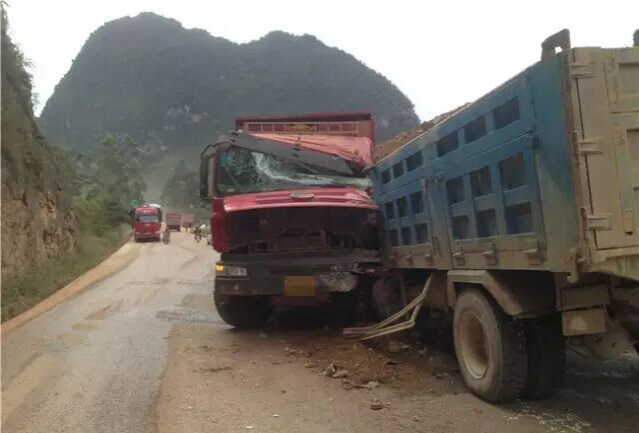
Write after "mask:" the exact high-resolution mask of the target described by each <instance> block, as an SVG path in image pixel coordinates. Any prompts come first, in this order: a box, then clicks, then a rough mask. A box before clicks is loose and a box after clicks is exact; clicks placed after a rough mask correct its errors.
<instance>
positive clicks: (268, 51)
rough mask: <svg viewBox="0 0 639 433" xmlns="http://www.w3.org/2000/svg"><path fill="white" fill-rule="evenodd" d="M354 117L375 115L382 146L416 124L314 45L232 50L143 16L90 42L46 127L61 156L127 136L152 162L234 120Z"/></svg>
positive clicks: (374, 85)
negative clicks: (152, 155) (155, 154)
mask: <svg viewBox="0 0 639 433" xmlns="http://www.w3.org/2000/svg"><path fill="white" fill-rule="evenodd" d="M351 110H353V111H372V112H373V113H374V114H375V117H376V120H377V128H378V130H377V132H378V136H379V137H380V138H381V139H384V138H388V137H391V136H393V135H394V134H396V133H398V132H400V131H402V130H405V129H408V128H412V127H415V126H416V125H417V124H418V118H417V116H416V115H415V113H414V111H413V106H412V103H411V102H410V101H409V100H408V98H407V97H406V96H405V95H404V94H402V93H401V92H400V91H399V90H398V89H397V88H396V87H395V86H394V85H393V84H392V83H390V82H389V81H388V80H387V79H386V78H384V77H383V76H382V75H380V74H378V73H377V72H375V71H373V70H372V69H370V68H368V67H366V66H365V65H364V64H362V63H361V62H360V61H358V60H357V59H355V58H354V57H353V56H351V55H350V54H347V53H345V52H343V51H341V50H339V49H337V48H332V47H328V46H326V45H324V44H323V43H322V42H321V41H319V40H318V39H316V38H315V37H313V36H308V35H306V36H293V35H290V34H287V33H283V32H272V33H269V34H268V35H266V36H264V37H263V38H261V39H259V40H257V41H253V42H250V43H246V44H236V43H233V42H230V41H228V40H226V39H223V38H219V37H214V36H211V35H210V34H209V33H207V32H205V31H203V30H197V29H192V30H187V29H185V28H183V27H182V25H181V24H180V23H179V22H177V21H175V20H172V19H167V18H164V17H161V16H158V15H155V14H152V13H143V14H140V15H139V16H137V17H133V18H131V17H125V18H121V19H118V20H115V21H111V22H109V23H106V24H105V25H103V26H102V27H100V28H99V29H97V30H96V31H95V32H94V33H93V34H91V36H90V37H89V38H88V40H87V41H86V43H85V45H84V47H83V48H82V50H81V51H80V53H79V54H78V56H77V57H76V59H75V60H74V62H73V65H72V67H71V69H70V70H69V71H68V73H67V74H66V75H65V76H64V78H63V79H62V80H61V81H60V83H59V84H58V86H57V87H56V89H55V92H54V93H53V95H52V96H51V98H50V99H49V100H48V101H47V103H46V106H45V107H44V110H43V112H42V115H41V118H40V124H41V126H42V127H43V129H44V131H45V133H46V135H47V137H48V138H50V139H51V140H53V141H54V142H56V143H59V144H61V145H64V146H68V147H72V148H76V149H80V148H85V146H87V145H91V144H93V143H96V142H97V141H99V139H100V138H101V137H103V136H104V135H105V134H106V133H112V134H122V133H124V134H129V135H130V136H131V137H132V138H133V139H134V140H135V141H136V142H137V143H140V144H141V145H143V146H146V150H147V151H149V152H152V151H157V150H158V149H160V148H162V149H167V148H171V147H176V146H185V145H196V146H201V145H203V144H205V143H208V142H210V141H211V140H212V139H213V138H214V137H215V136H216V135H217V133H219V132H223V131H226V130H228V129H231V128H232V127H233V119H234V118H235V117H236V116H238V115H251V114H255V115H260V114H287V113H304V112H318V111H351Z"/></svg>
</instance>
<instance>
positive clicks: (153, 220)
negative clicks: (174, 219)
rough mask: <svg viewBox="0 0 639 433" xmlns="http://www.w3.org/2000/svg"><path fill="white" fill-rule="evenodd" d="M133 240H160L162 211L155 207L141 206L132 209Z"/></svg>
mask: <svg viewBox="0 0 639 433" xmlns="http://www.w3.org/2000/svg"><path fill="white" fill-rule="evenodd" d="M132 214H133V238H134V240H135V241H136V242H139V241H141V240H149V239H150V240H154V241H156V242H158V241H159V240H160V231H161V230H162V209H161V208H159V207H157V206H142V207H138V208H135V209H133V212H132Z"/></svg>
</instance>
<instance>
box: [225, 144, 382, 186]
mask: <svg viewBox="0 0 639 433" xmlns="http://www.w3.org/2000/svg"><path fill="white" fill-rule="evenodd" d="M220 156H221V157H220V161H219V164H218V170H219V174H218V182H217V187H218V191H219V192H220V193H221V194H222V195H233V194H244V193H252V192H265V191H285V190H290V189H300V188H317V187H354V188H359V189H366V188H369V187H370V186H371V181H370V180H369V179H368V177H354V176H341V175H339V174H336V173H335V172H331V171H330V170H328V169H326V168H323V167H318V166H313V165H311V164H307V163H304V162H301V161H295V160H290V159H285V158H280V157H277V156H274V155H268V154H266V153H261V152H252V151H250V150H247V149H243V148H240V147H237V146H231V147H229V149H228V150H226V151H225V152H222V153H221V155H220ZM335 158H337V157H335Z"/></svg>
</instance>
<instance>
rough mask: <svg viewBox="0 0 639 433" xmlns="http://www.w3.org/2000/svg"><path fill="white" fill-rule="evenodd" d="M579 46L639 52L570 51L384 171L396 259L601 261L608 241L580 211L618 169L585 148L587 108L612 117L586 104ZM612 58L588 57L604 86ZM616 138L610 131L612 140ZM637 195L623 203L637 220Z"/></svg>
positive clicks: (404, 262) (482, 263) (631, 244)
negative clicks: (600, 168)
mask: <svg viewBox="0 0 639 433" xmlns="http://www.w3.org/2000/svg"><path fill="white" fill-rule="evenodd" d="M577 50H586V52H590V51H593V50H594V51H595V52H601V53H604V57H606V56H607V57H606V59H608V60H609V59H610V58H612V59H613V61H618V62H619V63H621V60H619V59H622V58H623V59H630V60H627V62H628V64H632V61H635V60H634V59H635V58H639V48H631V49H626V50H625V51H624V50H616V51H615V50H602V49H574V50H570V51H566V52H562V53H560V54H558V55H556V56H553V57H551V58H548V59H545V60H543V61H541V62H538V63H536V64H534V65H533V66H531V67H529V68H527V69H526V70H524V71H523V72H521V73H520V74H518V75H517V76H515V77H513V78H512V79H511V80H509V81H508V82H506V83H504V84H503V85H502V86H500V87H499V88H497V89H495V90H493V91H492V92H490V93H489V94H487V95H486V96H484V97H482V98H480V99H479V100H478V101H476V102H474V103H473V104H471V105H470V106H468V107H466V108H465V109H463V110H461V111H460V112H458V113H456V114H455V115H453V116H452V117H450V118H448V119H447V120H445V121H444V122H442V123H440V124H438V125H436V126H435V127H433V128H432V129H430V130H428V131H426V132H425V133H424V134H422V135H421V136H419V137H417V138H416V139H414V140H413V141H411V142H410V143H407V144H406V145H405V146H403V147H402V148H400V149H399V150H397V151H396V152H395V153H393V154H392V155H390V156H388V157H386V158H385V159H383V160H381V161H380V162H379V163H378V164H377V165H376V166H375V167H374V169H373V170H372V179H373V184H374V188H375V195H376V201H377V202H378V204H379V207H380V210H381V213H382V222H383V241H384V256H385V262H386V266H388V267H397V268H426V269H443V270H445V269H491V268H493V269H513V270H515V269H526V270H531V269H538V270H548V271H553V272H569V273H575V272H577V270H576V269H577V267H580V268H581V270H589V269H591V268H592V269H595V268H596V262H597V260H596V258H597V256H596V254H597V253H598V251H599V252H600V250H601V248H598V247H597V245H596V243H595V242H594V240H593V236H592V233H591V232H590V227H588V226H587V224H585V223H584V220H583V219H582V218H581V216H582V214H583V212H584V209H587V208H588V207H589V206H590V200H591V198H590V193H591V189H592V188H593V187H592V185H591V184H592V182H602V181H606V180H607V179H606V176H608V175H610V173H609V174H608V175H606V176H603V177H602V173H591V172H589V171H588V170H589V168H588V161H587V160H585V158H587V156H588V155H587V153H583V152H579V148H578V146H579V144H580V143H583V142H584V141H585V142H588V139H587V137H585V133H584V132H583V130H584V128H585V127H587V126H588V125H586V126H584V120H583V115H582V114H581V113H582V112H584V107H582V105H584V104H585V103H588V104H591V105H593V104H595V103H596V104H599V105H602V106H604V107H605V110H603V111H602V112H601V113H599V114H596V115H593V116H594V117H593V119H594V118H595V117H596V119H595V120H591V121H590V122H591V123H593V124H595V123H601V119H608V118H611V116H613V114H614V113H613V114H611V112H610V110H609V106H610V104H609V101H608V99H606V100H605V101H604V100H601V98H599V99H598V100H596V101H595V102H593V101H585V100H583V97H582V95H581V94H580V93H579V89H580V85H581V87H583V88H585V87H584V86H585V84H584V82H583V78H584V77H583V76H582V75H581V74H582V72H581V71H582V68H581V66H580V64H579V63H578V62H577V61H576V58H577V56H578V55H580V52H579V51H577ZM588 50H590V51H588ZM591 57H593V56H591ZM606 59H599V60H600V61H599V60H597V59H595V60H593V61H591V62H590V65H591V66H590V67H591V69H593V71H594V72H593V71H591V72H592V73H594V76H597V77H598V76H603V82H604V83H605V82H607V81H609V79H610V77H611V73H610V72H609V71H608V70H606V69H605V67H606V66H605V65H606V61H608V60H606ZM597 68H599V69H597ZM606 74H607V75H606ZM620 75H623V74H620ZM615 76H617V75H615ZM625 77H626V83H625V84H621V86H622V88H625V89H629V90H628V93H629V94H632V92H634V89H635V87H634V86H637V92H636V93H638V94H639V79H638V78H637V77H636V76H634V75H632V74H631V73H627V74H626V75H625ZM628 77H630V78H628ZM587 78H588V79H590V78H592V77H587ZM580 80H581V81H580ZM592 83H593V81H588V82H587V83H586V84H588V85H591V86H592V85H593V84H592ZM601 86H605V84H600V87H601ZM623 86H625V87H623ZM597 97H598V96H597ZM625 109H626V111H625V113H634V115H637V112H639V104H634V103H633V100H631V101H630V102H626V105H625ZM597 116H599V117H597ZM613 117H614V116H613ZM637 119H639V116H637ZM586 120H588V119H586ZM629 122H630V123H632V120H629ZM586 123H587V122H586ZM632 128H633V125H629V129H628V131H629V134H630V136H631V137H632V136H633V135H632V131H633V129H632ZM608 136H610V137H612V136H613V131H612V130H611V131H610V133H608V132H606V134H605V136H604V138H603V141H606V140H607V139H608ZM600 141H601V138H600ZM637 153H638V156H637V157H638V158H639V151H638V152H637ZM636 162H637V164H639V160H637V161H636ZM609 168H610V169H611V170H612V171H613V172H617V171H618V169H617V167H616V166H614V167H613V166H610V167H609ZM612 174H614V173H612ZM593 175H594V176H595V177H596V176H598V178H597V179H593ZM626 180H627V181H628V182H630V181H631V180H629V179H626ZM626 180H623V179H622V180H620V181H619V182H620V183H621V184H623V182H625V181H626ZM615 189H618V186H617V185H613V190H615ZM622 189H623V188H622ZM612 193H613V194H615V193H616V191H612ZM637 197H639V193H638V194H637ZM632 199H633V198H632V197H630V198H629V199H626V202H625V207H626V208H629V207H630V206H634V207H632V208H631V209H630V212H634V213H633V214H632V218H633V222H634V218H635V217H636V222H637V223H639V216H637V215H638V213H639V205H637V203H635V202H633V201H632ZM637 200H639V198H638V199H637ZM622 207H623V206H622ZM622 213H623V210H622ZM623 215H630V214H629V213H627V212H626V213H625V214H623ZM624 227H625V226H624ZM624 230H627V227H626V229H624ZM633 230H634V229H633ZM637 230H639V227H638V228H637ZM626 235H628V232H626ZM630 236H631V237H630V238H628V242H627V244H624V245H622V247H625V248H626V249H625V250H623V251H621V253H620V256H626V258H625V259H624V260H628V259H627V256H629V255H630V256H632V255H633V254H634V255H636V254H637V252H634V253H633V249H636V248H637V246H638V245H639V244H638V243H637V237H636V232H634V231H633V232H632V233H630ZM633 236H634V237H633ZM624 239H626V238H624ZM633 260H635V259H631V261H633ZM634 266H635V265H633V264H632V263H631V264H630V267H634ZM633 272H635V273H636V272H637V271H636V269H635V270H634V271H633ZM630 274H632V272H630Z"/></svg>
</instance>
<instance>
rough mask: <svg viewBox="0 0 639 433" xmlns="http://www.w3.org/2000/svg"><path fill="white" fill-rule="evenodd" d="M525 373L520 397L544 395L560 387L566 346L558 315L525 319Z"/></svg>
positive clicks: (538, 398) (562, 381)
mask: <svg viewBox="0 0 639 433" xmlns="http://www.w3.org/2000/svg"><path fill="white" fill-rule="evenodd" d="M524 327H525V332H526V347H527V349H528V373H527V376H526V384H525V386H524V391H523V393H522V397H524V398H527V399H530V400H541V399H544V398H548V397H550V396H551V395H553V394H554V393H556V392H557V391H559V389H560V388H561V387H562V385H563V383H564V376H565V375H566V346H565V340H564V336H563V333H562V330H561V318H560V316H559V315H557V314H555V315H551V316H544V317H539V318H534V319H529V320H526V324H525V325H524Z"/></svg>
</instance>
